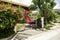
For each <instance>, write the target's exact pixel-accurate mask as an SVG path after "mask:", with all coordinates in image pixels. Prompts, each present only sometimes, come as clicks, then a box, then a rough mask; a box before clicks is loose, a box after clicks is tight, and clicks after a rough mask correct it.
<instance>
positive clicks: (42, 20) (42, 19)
mask: <svg viewBox="0 0 60 40" xmlns="http://www.w3.org/2000/svg"><path fill="white" fill-rule="evenodd" d="M41 25H42V29H43V28H44V17H41Z"/></svg>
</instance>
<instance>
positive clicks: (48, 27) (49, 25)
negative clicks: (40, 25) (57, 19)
mask: <svg viewBox="0 0 60 40" xmlns="http://www.w3.org/2000/svg"><path fill="white" fill-rule="evenodd" d="M53 26H54V24H46V25H45V26H44V28H46V29H50V28H51V27H53Z"/></svg>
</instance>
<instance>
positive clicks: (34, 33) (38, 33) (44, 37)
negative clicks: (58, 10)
mask: <svg viewBox="0 0 60 40" xmlns="http://www.w3.org/2000/svg"><path fill="white" fill-rule="evenodd" d="M55 24H56V26H55V27H53V28H51V30H35V29H30V28H27V29H26V30H22V31H18V32H17V33H16V35H14V36H13V37H11V38H10V39H9V40H49V39H50V38H52V37H53V36H55V35H57V34H58V33H60V24H59V23H55ZM3 40H5V39H3ZM6 40H7V39H6Z"/></svg>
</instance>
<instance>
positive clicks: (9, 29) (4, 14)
mask: <svg viewBox="0 0 60 40" xmlns="http://www.w3.org/2000/svg"><path fill="white" fill-rule="evenodd" d="M17 20H18V17H17V14H14V13H13V12H12V11H11V10H9V9H5V10H1V11H0V38H1V37H6V36H8V35H10V34H12V33H14V26H15V24H16V23H17ZM5 34H6V35H5Z"/></svg>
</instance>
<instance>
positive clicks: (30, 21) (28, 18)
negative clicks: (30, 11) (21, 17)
mask: <svg viewBox="0 0 60 40" xmlns="http://www.w3.org/2000/svg"><path fill="white" fill-rule="evenodd" d="M25 18H26V20H27V22H28V23H29V24H31V23H32V22H34V21H33V20H31V19H30V17H29V16H25Z"/></svg>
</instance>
